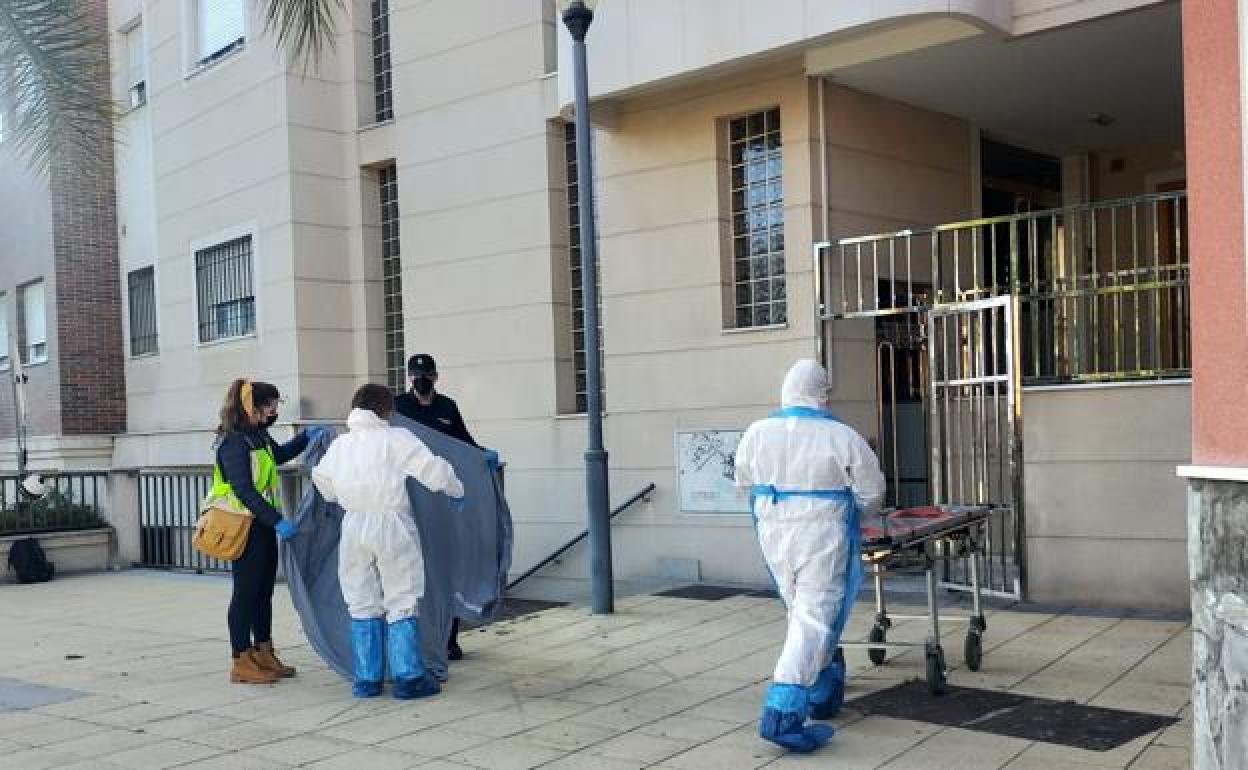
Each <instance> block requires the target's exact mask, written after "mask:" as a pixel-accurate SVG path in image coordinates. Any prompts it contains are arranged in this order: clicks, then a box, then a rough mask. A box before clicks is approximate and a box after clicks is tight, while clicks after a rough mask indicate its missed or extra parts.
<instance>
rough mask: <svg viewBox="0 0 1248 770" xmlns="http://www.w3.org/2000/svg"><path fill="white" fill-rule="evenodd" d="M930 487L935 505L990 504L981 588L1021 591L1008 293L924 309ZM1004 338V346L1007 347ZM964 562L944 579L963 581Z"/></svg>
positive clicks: (1009, 593) (966, 576) (1017, 425)
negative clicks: (926, 315)
mask: <svg viewBox="0 0 1248 770" xmlns="http://www.w3.org/2000/svg"><path fill="white" fill-rule="evenodd" d="M928 328H929V329H930V338H929V347H928V352H929V356H930V362H931V363H930V371H931V382H930V383H929V387H930V389H931V398H930V402H931V404H932V411H931V415H930V417H931V434H932V435H933V436H934V437H935V440H933V441H932V492H933V503H934V504H936V505H991V506H993V507H994V508H997V509H999V510H998V513H997V514H995V515H994V516H992V517H990V518H989V520H988V522H987V524H986V525H985V526H986V532H985V536H986V541H987V549H988V553H987V558H986V559H985V564H984V571H985V574H984V575H983V580H984V584H985V586H986V587H987V592H988V593H990V594H994V595H998V596H1006V597H1010V598H1015V599H1017V598H1021V597H1022V574H1023V572H1022V567H1023V543H1022V531H1023V527H1022V526H1021V521H1022V516H1021V514H1022V505H1021V502H1022V495H1021V481H1022V468H1021V466H1020V465H1019V462H1018V461H1019V459H1020V447H1021V439H1020V433H1019V431H1020V430H1021V415H1020V413H1019V409H1018V407H1019V393H1018V391H1019V382H1018V373H1017V369H1016V367H1015V364H1014V360H1015V359H1014V355H1013V354H1014V349H1013V348H1014V343H1013V339H1014V329H1015V301H1014V299H1013V298H1012V297H1008V296H1004V297H994V298H991V299H984V300H977V301H974V302H963V303H955V304H950V305H941V306H938V307H935V308H933V309H932V310H931V311H929V323H928ZM1007 346H1008V347H1007ZM969 570H970V567H969V565H966V564H954V563H948V564H947V565H946V572H945V580H944V582H945V583H946V585H947V586H948V587H951V588H962V587H964V586H965V585H968V584H969V583H970V580H971V575H970V571H969Z"/></svg>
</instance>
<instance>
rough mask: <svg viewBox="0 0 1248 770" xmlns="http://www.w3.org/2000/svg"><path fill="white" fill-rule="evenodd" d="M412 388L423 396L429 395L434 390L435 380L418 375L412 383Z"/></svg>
mask: <svg viewBox="0 0 1248 770" xmlns="http://www.w3.org/2000/svg"><path fill="white" fill-rule="evenodd" d="M412 388H413V389H414V390H415V391H416V392H417V393H419V394H420V395H422V396H427V395H429V394H430V393H432V392H433V380H431V379H429V378H428V377H417V378H416V380H415V381H414V382H413V383H412Z"/></svg>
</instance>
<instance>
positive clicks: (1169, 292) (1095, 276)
mask: <svg viewBox="0 0 1248 770" xmlns="http://www.w3.org/2000/svg"><path fill="white" fill-rule="evenodd" d="M816 255H817V256H816V258H817V260H818V264H817V270H816V278H817V281H818V283H819V286H818V287H817V290H818V291H819V308H818V315H819V318H820V320H821V321H827V320H835V319H846V318H879V317H882V316H889V315H895V314H903V313H911V312H917V311H920V310H926V309H929V308H931V307H935V306H939V305H945V304H951V303H958V302H970V301H975V300H979V299H986V298H990V297H997V296H1002V295H1006V294H1012V295H1015V296H1017V297H1018V298H1019V301H1020V312H1019V315H1020V319H1019V328H1018V333H1019V341H1020V346H1021V355H1020V361H1019V364H1020V368H1021V374H1022V378H1023V381H1024V382H1025V383H1027V384H1045V383H1069V382H1087V381H1101V380H1132V379H1159V378H1170V377H1187V376H1190V374H1191V334H1190V331H1189V327H1190V307H1191V300H1190V296H1189V291H1188V280H1189V272H1190V254H1189V251H1188V245H1187V194H1186V193H1185V192H1172V193H1160V194H1155V195H1144V196H1139V197H1135V198H1124V199H1119V200H1111V201H1102V202H1097V203H1089V204H1082V205H1077V206H1068V207H1066V208H1061V209H1052V210H1048V211H1037V212H1028V213H1023V214H1016V215H1011V216H1003V217H992V218H987V219H976V220H971V221H967V222H958V223H953V224H946V225H940V226H937V227H932V228H926V229H914V230H902V231H900V232H894V233H883V234H878V235H869V236H863V237H858V238H845V239H842V240H840V241H838V242H837V243H836V244H835V245H833V244H819V245H818V246H817V247H816ZM825 255H830V256H831V257H832V259H831V260H829V262H830V264H828V263H825V260H824V257H825ZM828 279H832V280H828ZM825 283H826V284H828V286H829V291H828V293H829V294H830V295H831V296H826V297H825V296H824V289H823V286H824V284H825Z"/></svg>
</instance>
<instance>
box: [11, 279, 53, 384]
mask: <svg viewBox="0 0 1248 770" xmlns="http://www.w3.org/2000/svg"><path fill="white" fill-rule="evenodd" d="M17 305H18V312H19V313H20V317H19V319H18V321H19V323H20V324H21V326H20V327H19V328H18V331H19V332H20V337H21V339H20V341H19V343H18V345H19V350H20V352H21V354H22V363H24V364H41V363H43V362H45V361H47V360H48V320H47V313H48V310H47V303H46V301H45V297H44V290H43V281H41V280H40V281H35V282H34V283H28V284H26V285H25V286H20V287H18V289H17Z"/></svg>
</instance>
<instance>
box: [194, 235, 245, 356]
mask: <svg viewBox="0 0 1248 770" xmlns="http://www.w3.org/2000/svg"><path fill="white" fill-rule="evenodd" d="M251 263H252V260H251V236H250V235H245V236H243V237H242V238H235V239H234V240H232V241H227V242H225V243H222V244H218V245H216V246H211V247H209V248H206V249H201V250H199V251H196V252H195V296H196V299H197V302H198V306H199V341H200V342H201V343H204V342H216V341H217V340H224V339H230V338H232V337H245V336H247V335H250V334H255V333H256V296H255V290H254V289H253V288H252V264H251Z"/></svg>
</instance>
